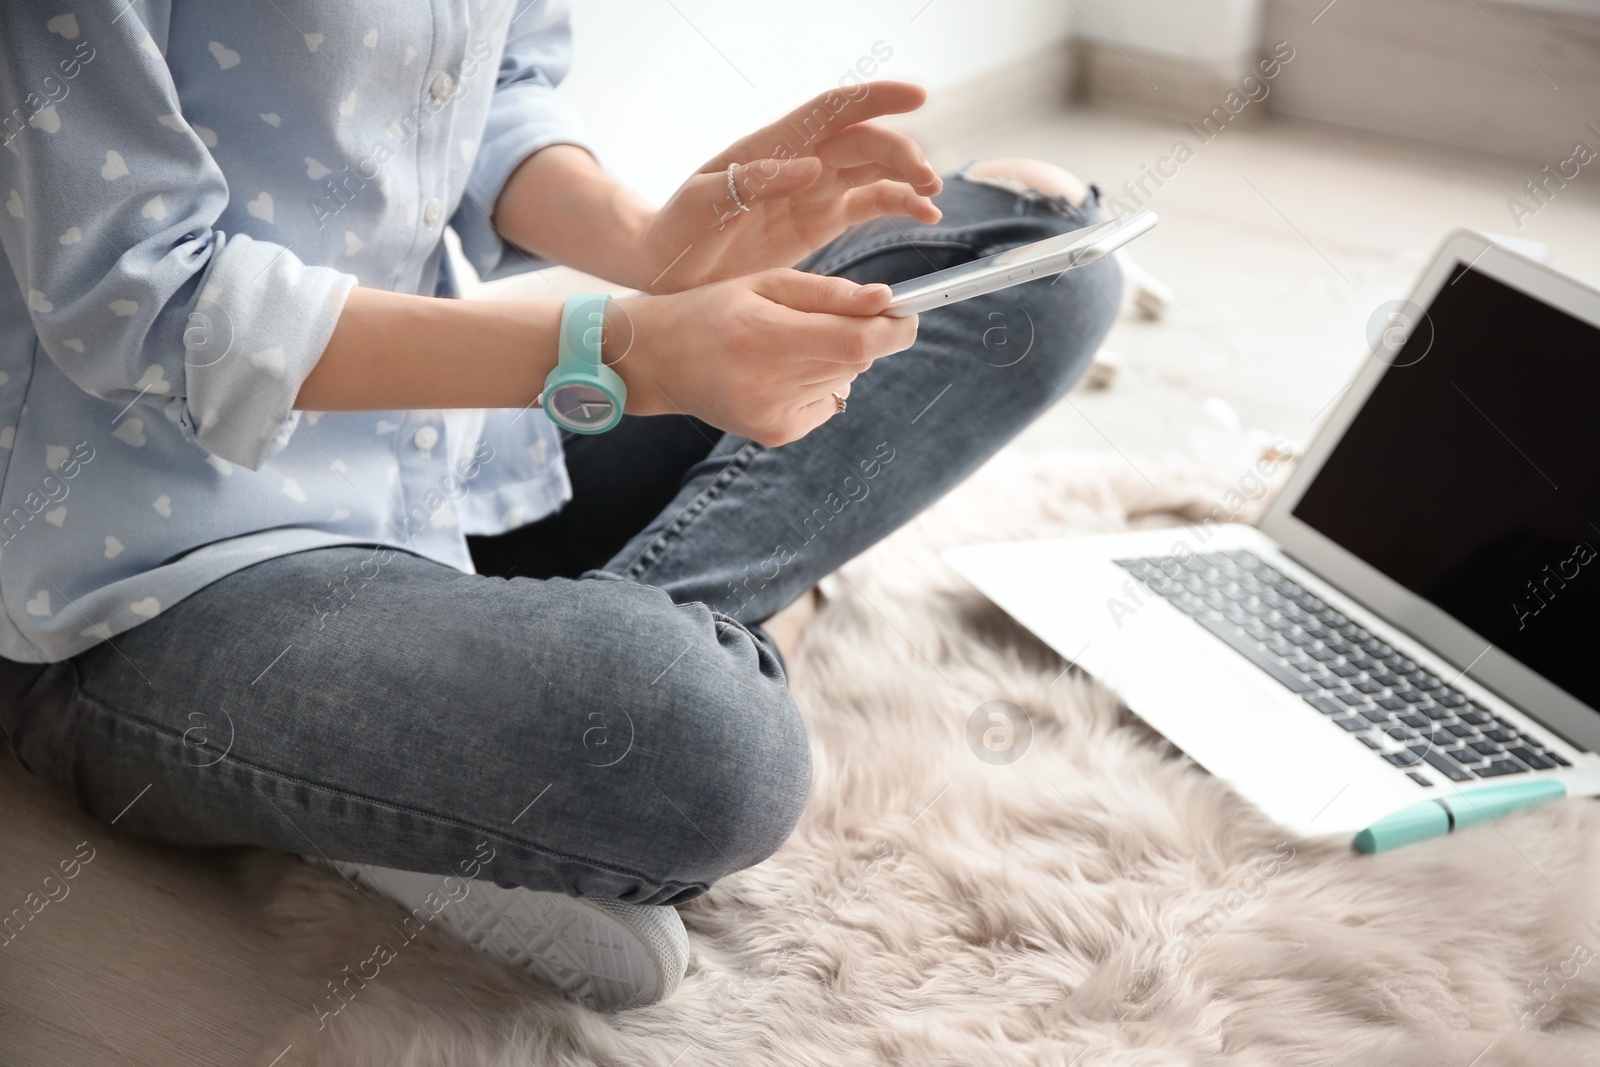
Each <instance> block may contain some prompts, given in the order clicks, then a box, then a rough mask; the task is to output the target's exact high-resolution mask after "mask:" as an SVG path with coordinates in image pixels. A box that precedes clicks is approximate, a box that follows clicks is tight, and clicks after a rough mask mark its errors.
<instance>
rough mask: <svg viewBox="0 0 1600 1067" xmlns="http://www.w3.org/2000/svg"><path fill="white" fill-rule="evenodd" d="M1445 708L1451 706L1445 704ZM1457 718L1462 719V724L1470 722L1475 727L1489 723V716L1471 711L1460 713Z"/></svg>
mask: <svg viewBox="0 0 1600 1067" xmlns="http://www.w3.org/2000/svg"><path fill="white" fill-rule="evenodd" d="M1439 703H1441V704H1444V701H1442V700H1441V701H1439ZM1445 707H1449V705H1448V704H1445ZM1456 718H1458V719H1460V720H1461V721H1462V722H1470V723H1472V725H1474V726H1479V725H1481V724H1483V723H1486V722H1488V721H1489V716H1488V715H1487V714H1485V713H1484V712H1481V711H1471V710H1468V711H1463V712H1458V713H1457V714H1456Z"/></svg>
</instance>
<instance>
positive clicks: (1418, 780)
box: [1406, 771, 1433, 789]
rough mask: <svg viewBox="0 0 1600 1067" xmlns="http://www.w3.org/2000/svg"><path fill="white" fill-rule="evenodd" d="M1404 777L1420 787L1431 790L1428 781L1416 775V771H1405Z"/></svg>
mask: <svg viewBox="0 0 1600 1067" xmlns="http://www.w3.org/2000/svg"><path fill="white" fill-rule="evenodd" d="M1406 777H1407V778H1409V779H1411V780H1412V781H1413V782H1416V783H1417V784H1418V785H1420V786H1426V787H1427V788H1429V789H1432V788H1433V783H1432V782H1430V781H1428V780H1427V779H1426V778H1424V777H1423V776H1422V775H1420V774H1418V773H1417V772H1416V771H1407V772H1406Z"/></svg>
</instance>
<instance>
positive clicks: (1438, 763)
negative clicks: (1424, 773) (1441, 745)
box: [1422, 748, 1472, 782]
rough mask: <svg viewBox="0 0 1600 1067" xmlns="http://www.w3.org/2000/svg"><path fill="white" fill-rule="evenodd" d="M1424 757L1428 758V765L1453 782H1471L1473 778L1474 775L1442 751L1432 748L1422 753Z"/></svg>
mask: <svg viewBox="0 0 1600 1067" xmlns="http://www.w3.org/2000/svg"><path fill="white" fill-rule="evenodd" d="M1422 758H1423V759H1425V760H1427V762H1428V766H1430V767H1432V768H1433V769H1434V770H1436V771H1438V772H1439V773H1440V774H1442V775H1444V776H1445V777H1446V778H1448V779H1450V780H1451V781H1452V782H1470V781H1471V780H1472V775H1470V774H1468V773H1467V772H1466V771H1464V770H1462V769H1461V768H1460V767H1458V766H1456V765H1455V763H1454V762H1453V761H1451V760H1449V759H1446V758H1445V757H1444V755H1443V754H1442V753H1439V752H1436V751H1435V750H1433V749H1431V748H1430V749H1428V750H1427V751H1426V752H1424V753H1423V754H1422Z"/></svg>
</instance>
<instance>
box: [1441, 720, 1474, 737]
mask: <svg viewBox="0 0 1600 1067" xmlns="http://www.w3.org/2000/svg"><path fill="white" fill-rule="evenodd" d="M1445 729H1446V730H1448V731H1450V732H1451V733H1453V734H1455V735H1456V736H1457V737H1475V736H1476V735H1477V733H1478V731H1477V730H1474V729H1473V728H1472V727H1470V726H1464V725H1462V724H1461V723H1459V722H1453V723H1451V724H1450V725H1448V726H1446V727H1445Z"/></svg>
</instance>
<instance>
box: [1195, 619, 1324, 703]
mask: <svg viewBox="0 0 1600 1067" xmlns="http://www.w3.org/2000/svg"><path fill="white" fill-rule="evenodd" d="M1195 622H1197V623H1199V624H1200V625H1201V626H1204V627H1205V628H1206V629H1207V630H1210V631H1211V632H1212V633H1213V634H1215V635H1216V636H1218V637H1220V638H1222V640H1223V642H1224V643H1226V644H1227V645H1228V646H1229V647H1230V648H1232V649H1233V650H1234V651H1235V652H1238V653H1239V654H1240V655H1242V656H1243V657H1244V658H1245V659H1247V660H1249V661H1250V662H1251V663H1254V664H1255V665H1256V666H1257V667H1260V668H1261V669H1262V670H1264V671H1266V672H1267V673H1268V674H1269V675H1271V676H1272V677H1273V679H1275V680H1276V681H1277V682H1278V684H1279V685H1282V686H1283V687H1284V688H1286V689H1288V690H1289V691H1290V692H1291V693H1308V692H1310V691H1311V688H1312V686H1311V683H1310V682H1308V681H1306V680H1305V679H1304V678H1303V677H1301V676H1300V675H1299V674H1297V673H1295V672H1294V671H1291V670H1289V668H1287V667H1285V666H1284V665H1283V664H1281V663H1279V662H1278V661H1277V660H1275V659H1273V658H1272V657H1271V656H1269V655H1267V654H1266V653H1265V652H1263V651H1262V650H1261V649H1260V648H1259V647H1258V646H1257V645H1256V644H1255V643H1254V642H1253V641H1250V640H1248V639H1246V638H1244V637H1242V636H1240V635H1239V634H1237V633H1235V632H1234V631H1233V630H1232V629H1231V628H1229V627H1227V626H1224V625H1223V624H1222V623H1220V622H1217V621H1216V620H1214V619H1207V618H1197V619H1195Z"/></svg>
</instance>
